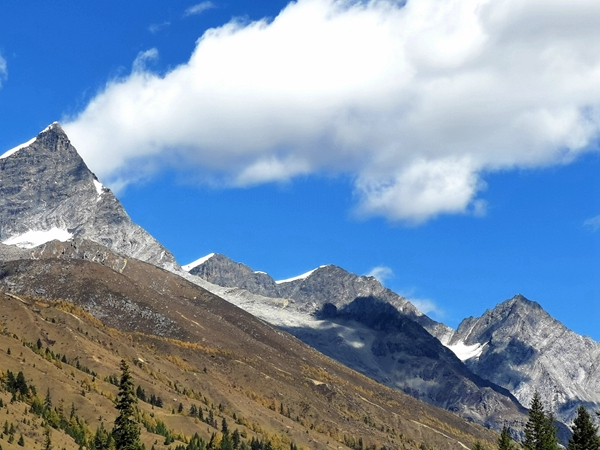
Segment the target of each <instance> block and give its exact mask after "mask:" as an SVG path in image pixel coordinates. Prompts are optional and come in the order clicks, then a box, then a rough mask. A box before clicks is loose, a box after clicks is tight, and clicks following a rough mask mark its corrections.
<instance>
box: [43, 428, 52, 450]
mask: <svg viewBox="0 0 600 450" xmlns="http://www.w3.org/2000/svg"><path fill="white" fill-rule="evenodd" d="M44 450H52V431H50V426H49V425H48V424H46V426H45V427H44Z"/></svg>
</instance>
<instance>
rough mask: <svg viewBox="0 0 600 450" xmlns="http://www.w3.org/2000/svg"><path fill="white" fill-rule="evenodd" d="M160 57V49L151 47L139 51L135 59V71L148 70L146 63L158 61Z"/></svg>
mask: <svg viewBox="0 0 600 450" xmlns="http://www.w3.org/2000/svg"><path fill="white" fill-rule="evenodd" d="M157 59H158V50H157V49H155V48H151V49H149V50H146V51H143V52H139V53H138V55H137V56H136V58H135V60H134V61H133V69H132V70H133V72H134V73H135V72H144V71H145V70H146V64H147V63H148V62H149V61H156V60H157Z"/></svg>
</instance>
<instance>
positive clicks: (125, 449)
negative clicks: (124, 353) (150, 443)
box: [112, 360, 142, 450]
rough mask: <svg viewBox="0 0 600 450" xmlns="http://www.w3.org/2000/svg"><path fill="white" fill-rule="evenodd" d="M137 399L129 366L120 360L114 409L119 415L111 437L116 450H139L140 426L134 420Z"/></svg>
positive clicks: (140, 446) (140, 447) (140, 445)
mask: <svg viewBox="0 0 600 450" xmlns="http://www.w3.org/2000/svg"><path fill="white" fill-rule="evenodd" d="M136 404H137V397H136V396H135V389H134V386H133V379H132V377H131V374H130V373H129V365H128V364H127V362H125V360H121V382H120V383H119V393H118V395H117V405H116V408H117V410H118V411H119V415H118V416H117V418H116V419H115V425H114V428H113V430H112V435H113V438H114V440H115V448H116V450H141V449H142V444H141V441H140V424H139V422H138V420H137V418H136Z"/></svg>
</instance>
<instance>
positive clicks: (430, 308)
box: [408, 298, 444, 320]
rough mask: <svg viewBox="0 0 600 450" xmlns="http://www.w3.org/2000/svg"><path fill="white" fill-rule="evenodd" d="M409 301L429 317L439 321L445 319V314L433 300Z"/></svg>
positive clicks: (413, 299) (414, 299)
mask: <svg viewBox="0 0 600 450" xmlns="http://www.w3.org/2000/svg"><path fill="white" fill-rule="evenodd" d="M408 300H409V301H410V302H411V303H412V304H413V305H415V306H416V307H417V309H418V310H419V311H421V312H422V313H423V314H425V315H427V316H430V317H432V318H434V319H437V320H439V319H441V318H443V317H444V312H443V311H442V309H441V308H440V307H439V306H438V305H437V304H436V303H435V302H434V301H433V300H428V299H420V298H409V299H408Z"/></svg>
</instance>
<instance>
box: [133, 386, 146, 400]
mask: <svg viewBox="0 0 600 450" xmlns="http://www.w3.org/2000/svg"><path fill="white" fill-rule="evenodd" d="M135 395H136V397H137V398H139V399H140V400H141V401H143V402H145V401H146V391H144V389H143V388H142V387H141V386H140V385H139V384H138V387H137V389H136V390H135Z"/></svg>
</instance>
